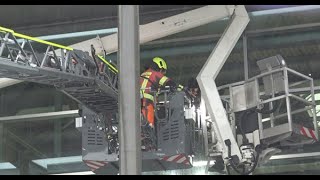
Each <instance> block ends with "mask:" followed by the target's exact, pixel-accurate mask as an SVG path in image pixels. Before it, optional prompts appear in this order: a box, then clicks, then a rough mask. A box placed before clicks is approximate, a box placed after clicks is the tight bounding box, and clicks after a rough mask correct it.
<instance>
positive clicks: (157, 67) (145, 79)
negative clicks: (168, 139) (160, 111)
mask: <svg viewBox="0 0 320 180" xmlns="http://www.w3.org/2000/svg"><path fill="white" fill-rule="evenodd" d="M166 71H167V63H166V62H165V61H164V60H163V59H162V58H160V57H155V58H153V59H152V62H151V63H150V64H149V65H148V66H146V67H145V71H144V72H143V73H142V74H141V76H140V87H141V88H140V89H141V100H142V101H141V113H142V116H143V117H144V119H145V120H147V121H148V123H149V125H150V127H151V128H154V101H155V99H154V95H153V94H154V93H153V92H155V91H158V90H159V88H161V87H165V86H170V90H171V91H175V90H182V89H183V88H184V87H183V86H182V85H177V84H176V83H175V82H174V81H173V80H172V79H170V78H168V77H167V76H165V74H166ZM152 91H153V92H152Z"/></svg>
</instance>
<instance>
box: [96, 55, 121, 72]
mask: <svg viewBox="0 0 320 180" xmlns="http://www.w3.org/2000/svg"><path fill="white" fill-rule="evenodd" d="M98 58H99V59H101V61H103V62H104V63H105V64H107V65H108V66H109V68H111V69H112V70H113V71H115V72H117V73H118V72H119V71H118V69H117V68H115V67H113V65H112V64H111V63H109V62H108V61H107V60H105V59H104V58H103V57H102V56H100V55H98Z"/></svg>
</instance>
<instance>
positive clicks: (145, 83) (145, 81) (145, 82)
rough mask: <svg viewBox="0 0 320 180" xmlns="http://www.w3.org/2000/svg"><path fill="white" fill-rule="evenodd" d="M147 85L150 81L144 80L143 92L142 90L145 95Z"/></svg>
mask: <svg viewBox="0 0 320 180" xmlns="http://www.w3.org/2000/svg"><path fill="white" fill-rule="evenodd" d="M147 83H148V80H147V79H144V80H143V83H142V85H141V90H142V92H143V93H144V91H145V89H146V86H147Z"/></svg>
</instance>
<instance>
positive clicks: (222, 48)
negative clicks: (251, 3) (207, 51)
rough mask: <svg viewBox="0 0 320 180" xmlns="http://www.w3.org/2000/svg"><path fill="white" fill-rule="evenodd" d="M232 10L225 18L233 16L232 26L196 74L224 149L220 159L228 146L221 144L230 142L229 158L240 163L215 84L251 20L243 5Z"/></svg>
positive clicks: (236, 147) (237, 150) (225, 155)
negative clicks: (231, 157)
mask: <svg viewBox="0 0 320 180" xmlns="http://www.w3.org/2000/svg"><path fill="white" fill-rule="evenodd" d="M231 9H233V8H230V9H229V10H227V12H230V10H231ZM233 10H234V11H231V12H234V13H233V14H228V15H229V16H230V15H233V16H232V19H231V23H230V24H229V25H228V27H227V29H226V30H225V31H224V33H223V35H222V37H221V38H220V40H219V42H218V44H217V45H216V47H215V49H214V50H213V51H212V53H211V55H210V56H209V58H208V60H207V62H206V63H205V65H204V66H203V68H202V69H201V71H200V73H199V74H198V76H197V81H198V83H199V86H200V89H201V94H202V96H203V99H204V100H205V103H206V105H207V108H208V111H209V114H210V116H211V119H212V121H213V122H214V123H215V124H216V126H217V128H216V132H215V133H216V134H217V137H218V142H219V143H220V145H221V146H222V147H223V149H222V156H223V158H227V157H228V153H227V146H226V145H225V143H224V142H225V140H228V139H229V140H230V141H231V155H232V156H233V155H236V156H238V157H239V159H240V160H241V159H242V158H241V154H240V150H239V147H238V145H237V142H236V139H235V137H234V135H233V133H232V129H231V126H230V123H229V120H228V117H227V114H226V112H225V109H224V107H223V104H222V102H221V99H220V95H219V93H218V90H217V86H216V84H215V82H214V81H215V79H216V77H217V75H218V74H219V72H220V70H221V68H222V66H223V65H224V63H225V61H226V60H227V58H228V56H229V55H230V53H231V51H232V49H233V48H234V46H235V44H236V43H237V41H238V40H239V38H240V36H241V35H242V33H243V31H244V29H245V28H246V26H247V24H248V23H249V20H250V19H249V16H248V13H247V11H246V9H245V7H244V6H243V5H238V6H235V7H234V9H233Z"/></svg>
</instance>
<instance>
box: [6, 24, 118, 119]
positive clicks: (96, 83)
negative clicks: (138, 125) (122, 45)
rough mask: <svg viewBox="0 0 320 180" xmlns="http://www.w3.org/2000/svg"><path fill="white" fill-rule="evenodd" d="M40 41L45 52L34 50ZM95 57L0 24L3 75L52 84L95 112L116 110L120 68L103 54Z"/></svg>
mask: <svg viewBox="0 0 320 180" xmlns="http://www.w3.org/2000/svg"><path fill="white" fill-rule="evenodd" d="M39 43H40V44H41V45H45V46H47V49H46V52H45V53H41V52H38V51H36V50H35V48H34V47H36V46H37V45H39ZM57 49H60V51H61V53H60V54H61V55H60V56H58V55H57V53H56V52H57ZM95 58H99V59H100V60H101V62H99V63H98V62H97V61H96V59H95ZM95 58H92V57H90V56H89V53H88V52H83V51H80V50H75V49H72V48H70V47H66V46H62V45H59V44H55V43H52V42H48V41H44V40H41V39H37V38H34V37H30V36H26V35H23V34H20V33H16V32H14V31H13V30H11V29H7V28H3V27H0V67H1V68H0V77H6V78H12V79H18V80H23V81H28V82H36V83H41V84H47V85H53V86H55V87H56V88H57V89H59V90H61V91H62V92H64V93H65V94H66V95H68V96H70V97H71V98H72V99H74V100H76V101H77V102H78V103H80V104H82V105H84V106H86V107H88V108H89V109H91V110H93V111H94V112H96V113H100V112H104V113H105V112H114V111H116V110H117V97H118V91H117V81H118V79H117V78H118V75H117V71H118V70H117V69H116V68H115V67H114V66H113V65H112V64H111V63H109V62H108V61H106V60H105V59H104V57H102V56H99V57H95ZM102 63H104V64H102ZM105 64H106V66H104V65H105Z"/></svg>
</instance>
